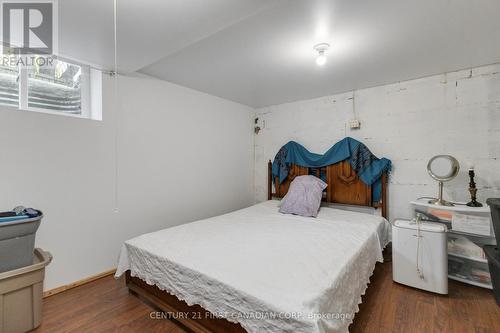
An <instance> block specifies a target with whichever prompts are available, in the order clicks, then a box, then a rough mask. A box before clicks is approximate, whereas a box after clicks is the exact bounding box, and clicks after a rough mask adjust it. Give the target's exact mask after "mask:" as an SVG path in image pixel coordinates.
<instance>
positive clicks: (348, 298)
mask: <svg viewBox="0 0 500 333" xmlns="http://www.w3.org/2000/svg"><path fill="white" fill-rule="evenodd" d="M277 203H278V201H267V202H263V203H261V204H258V205H255V206H252V207H249V208H246V209H242V210H239V211H236V212H233V213H229V214H226V215H221V216H217V217H214V218H210V219H206V220H201V221H197V222H193V223H189V224H184V225H180V226H177V227H173V228H168V229H164V230H160V231H157V232H153V233H150V234H145V235H142V236H139V237H137V238H134V239H131V240H128V241H126V242H125V244H124V245H123V247H122V250H121V254H120V259H119V263H118V269H117V272H116V277H119V276H121V275H122V274H123V273H124V272H125V271H126V270H129V269H130V270H131V275H132V276H137V277H139V278H141V279H142V280H144V281H146V282H147V283H149V284H152V285H153V284H154V285H156V286H158V287H159V288H160V289H162V290H166V291H168V292H169V293H171V294H173V295H175V296H177V297H178V298H179V299H181V300H184V301H186V302H187V303H188V304H189V305H192V304H199V305H201V306H202V307H203V308H205V309H206V310H208V311H210V312H212V313H213V314H215V315H217V316H221V317H224V318H226V319H228V320H229V321H232V322H239V323H240V324H241V325H242V326H243V328H245V329H246V330H247V331H248V332H295V333H300V332H303V333H319V332H347V329H348V326H349V324H350V323H351V322H352V319H353V317H354V314H355V313H356V312H357V311H358V304H359V303H361V295H362V294H364V292H365V290H366V288H367V285H368V282H369V278H370V276H371V275H372V273H373V270H374V267H375V263H376V262H377V261H382V249H383V247H384V246H385V245H386V243H387V241H388V239H387V237H388V230H389V226H388V225H389V224H388V222H387V221H386V220H385V219H383V218H381V217H379V216H374V215H368V214H362V213H356V212H349V211H343V210H337V209H332V208H326V207H322V208H321V210H320V213H319V215H318V217H317V218H305V217H300V216H294V215H283V214H280V213H279V212H278V208H277Z"/></svg>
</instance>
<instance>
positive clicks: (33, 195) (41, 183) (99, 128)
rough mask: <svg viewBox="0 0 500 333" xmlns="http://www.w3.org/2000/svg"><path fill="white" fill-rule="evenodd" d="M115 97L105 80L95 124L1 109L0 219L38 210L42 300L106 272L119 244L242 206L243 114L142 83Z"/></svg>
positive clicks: (247, 189)
mask: <svg viewBox="0 0 500 333" xmlns="http://www.w3.org/2000/svg"><path fill="white" fill-rule="evenodd" d="M118 92H119V99H118V100H119V103H118V104H117V103H115V102H116V99H115V97H114V95H113V94H114V87H113V81H112V80H111V79H106V80H105V82H104V105H103V113H104V115H103V116H104V121H102V122H99V121H92V120H86V119H76V118H71V117H64V116H54V115H48V114H42V113H35V112H23V111H16V110H12V109H7V108H5V107H3V108H0V151H1V153H0V184H1V185H2V186H1V190H0V209H1V210H6V209H10V208H12V207H14V206H15V205H19V204H23V205H26V206H32V207H36V208H39V209H42V210H43V211H44V213H45V219H44V220H43V223H42V224H41V226H40V229H39V231H38V233H37V246H40V247H42V248H43V249H46V250H49V251H50V252H51V253H52V254H53V255H54V261H53V262H52V264H51V265H50V266H49V267H48V269H47V275H46V281H45V289H46V290H48V289H52V288H55V287H58V286H61V285H64V284H67V283H70V282H73V281H76V280H79V279H82V278H84V277H88V276H90V275H93V274H96V273H99V272H102V271H105V270H108V269H111V268H113V267H114V266H115V264H116V259H117V256H118V253H119V249H120V246H121V244H122V242H123V241H124V240H126V239H128V238H131V237H134V236H136V235H139V234H142V233H145V232H149V231H153V230H158V229H162V228H165V227H168V226H172V225H176V224H181V223H185V222H189V221H193V220H196V219H199V218H203V217H209V216H213V215H217V214H220V213H225V212H228V211H231V210H236V209H239V208H243V207H245V206H249V205H251V204H252V203H253V200H254V192H253V123H252V121H253V116H254V110H253V109H251V108H248V107H246V106H242V105H240V104H237V103H233V102H229V101H226V100H223V99H220V98H217V97H214V96H210V95H207V94H203V93H200V92H197V91H194V90H190V89H187V88H184V87H180V86H177V85H174V84H170V83H167V82H163V81H158V80H153V79H149V78H128V77H121V78H120V79H119V86H118ZM116 105H118V112H119V114H118V118H116V117H115V115H114V114H113V113H114V110H115V106H116ZM116 119H118V122H116ZM116 129H117V130H118V145H117V147H118V162H119V163H118V184H117V185H118V212H115V195H114V193H115V151H116V150H115V130H116Z"/></svg>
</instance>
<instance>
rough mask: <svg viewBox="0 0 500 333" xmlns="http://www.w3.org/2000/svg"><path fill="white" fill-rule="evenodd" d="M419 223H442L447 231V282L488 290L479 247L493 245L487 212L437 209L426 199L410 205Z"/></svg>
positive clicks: (461, 207)
mask: <svg viewBox="0 0 500 333" xmlns="http://www.w3.org/2000/svg"><path fill="white" fill-rule="evenodd" d="M411 205H412V208H413V213H414V215H415V216H416V214H421V216H422V220H427V221H432V222H439V223H443V224H445V225H446V226H447V228H448V232H447V235H448V278H450V279H452V280H456V281H460V282H464V283H468V284H472V285H475V286H478V287H482V288H488V289H492V285H491V276H490V272H489V268H488V261H487V259H486V256H485V254H484V251H483V249H482V247H483V245H495V244H496V241H495V236H494V234H493V227H492V223H491V213H490V208H489V207H488V206H487V205H485V206H483V207H468V206H466V205H458V204H457V205H455V206H437V205H433V204H430V203H429V199H419V200H415V201H412V202H411Z"/></svg>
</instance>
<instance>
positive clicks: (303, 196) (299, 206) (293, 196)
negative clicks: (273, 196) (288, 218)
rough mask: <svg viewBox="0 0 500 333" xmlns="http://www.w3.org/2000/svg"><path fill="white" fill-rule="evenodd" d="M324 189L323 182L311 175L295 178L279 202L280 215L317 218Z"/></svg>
mask: <svg viewBox="0 0 500 333" xmlns="http://www.w3.org/2000/svg"><path fill="white" fill-rule="evenodd" d="M326 187H327V184H326V183H325V182H324V181H322V180H321V179H319V178H317V177H314V176H311V175H308V176H298V177H295V179H294V180H293V181H292V183H291V184H290V188H289V189H288V193H287V194H286V195H285V197H284V198H283V199H282V200H281V202H280V210H279V211H280V213H283V214H295V215H300V216H306V217H307V216H311V217H316V216H318V211H319V207H320V205H321V198H322V197H323V190H324V189H325V188H326Z"/></svg>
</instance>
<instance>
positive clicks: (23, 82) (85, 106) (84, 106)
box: [0, 57, 102, 121]
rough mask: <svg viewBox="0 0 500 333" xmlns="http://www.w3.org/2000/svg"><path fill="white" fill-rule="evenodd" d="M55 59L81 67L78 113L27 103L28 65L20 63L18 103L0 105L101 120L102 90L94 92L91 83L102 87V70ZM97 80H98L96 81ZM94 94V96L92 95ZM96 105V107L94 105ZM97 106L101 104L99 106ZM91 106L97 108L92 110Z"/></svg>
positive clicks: (75, 62) (17, 109) (64, 59)
mask: <svg viewBox="0 0 500 333" xmlns="http://www.w3.org/2000/svg"><path fill="white" fill-rule="evenodd" d="M56 59H57V60H60V61H64V62H67V63H69V64H73V65H77V66H80V67H81V68H82V75H81V83H80V85H81V89H80V94H81V96H80V102H81V106H80V113H79V114H74V113H69V112H63V111H55V110H49V109H43V108H38V107H33V106H29V105H28V79H29V75H28V66H26V65H23V64H21V63H19V64H18V73H19V74H18V78H19V79H18V81H19V82H18V84H19V101H18V102H19V103H18V106H17V107H15V106H13V105H3V104H2V105H0V107H2V108H9V109H14V110H16V111H28V112H38V113H46V114H51V115H58V116H66V117H73V118H81V119H90V120H98V121H100V120H102V92H100V93H99V94H96V93H95V92H94V90H95V89H93V87H92V85H93V84H95V85H97V86H98V87H99V88H101V89H102V82H100V81H102V72H101V71H100V70H96V69H94V68H92V66H90V65H86V64H82V63H80V62H77V61H74V60H68V59H66V58H62V57H57V58H56ZM97 80H98V81H97ZM94 95H96V96H94ZM93 98H98V99H99V100H98V101H94V100H93ZM96 106H97V107H96ZM98 106H101V107H100V108H99V107H98ZM93 107H96V108H99V109H98V110H92V108H93Z"/></svg>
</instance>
